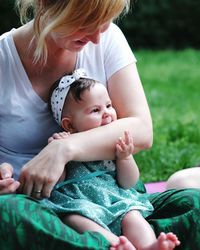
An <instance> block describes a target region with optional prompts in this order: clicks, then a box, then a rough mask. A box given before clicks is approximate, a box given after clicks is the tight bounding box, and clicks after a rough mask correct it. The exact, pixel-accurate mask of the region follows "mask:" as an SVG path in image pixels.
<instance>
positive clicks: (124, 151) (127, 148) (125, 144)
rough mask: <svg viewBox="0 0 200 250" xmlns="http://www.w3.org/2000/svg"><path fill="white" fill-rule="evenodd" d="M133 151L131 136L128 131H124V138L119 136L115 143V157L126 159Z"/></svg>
mask: <svg viewBox="0 0 200 250" xmlns="http://www.w3.org/2000/svg"><path fill="white" fill-rule="evenodd" d="M133 152H134V144H133V138H132V136H131V135H130V133H129V132H128V131H125V132H124V138H121V137H120V138H119V140H118V142H117V144H116V157H117V158H119V159H126V158H128V157H129V156H130V155H132V154H133Z"/></svg>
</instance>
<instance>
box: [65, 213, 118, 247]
mask: <svg viewBox="0 0 200 250" xmlns="http://www.w3.org/2000/svg"><path fill="white" fill-rule="evenodd" d="M63 221H64V223H65V224H67V225H68V226H70V227H71V228H73V229H74V230H75V231H77V232H79V233H83V232H85V231H92V232H98V233H101V234H102V235H103V236H104V237H105V238H106V239H107V240H108V241H109V242H110V243H111V244H112V243H115V242H118V241H119V238H118V237H117V236H116V235H114V234H113V233H111V232H109V231H108V230H106V229H105V228H103V227H101V226H100V225H99V224H97V223H96V222H94V221H92V220H90V219H88V218H86V217H84V216H81V215H79V214H70V215H66V216H65V217H64V219H63Z"/></svg>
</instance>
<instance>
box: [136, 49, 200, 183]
mask: <svg viewBox="0 0 200 250" xmlns="http://www.w3.org/2000/svg"><path fill="white" fill-rule="evenodd" d="M135 55H136V58H137V60H138V62H137V66H138V70H139V73H140V76H141V80H142V83H143V86H144V90H145V93H146V96H147V99H148V103H149V106H150V110H151V114H152V119H153V125H154V143H153V147H152V148H151V149H149V150H147V151H142V152H139V153H138V154H136V155H135V160H136V161H137V163H138V166H139V168H140V171H141V177H142V179H143V180H144V181H145V182H148V181H158V180H166V179H167V178H168V177H169V176H170V175H171V174H172V173H174V172H175V171H177V170H180V169H183V168H186V167H192V166H196V165H199V164H200V147H199V142H200V105H199V93H200V84H199V79H200V71H199V58H200V51H199V50H194V49H186V50H181V51H175V50H164V51H159V50H157V51H152V50H138V51H136V53H135Z"/></svg>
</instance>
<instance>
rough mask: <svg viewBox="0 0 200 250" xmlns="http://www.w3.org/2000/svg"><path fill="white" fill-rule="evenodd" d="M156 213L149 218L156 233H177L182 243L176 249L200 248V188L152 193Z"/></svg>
mask: <svg viewBox="0 0 200 250" xmlns="http://www.w3.org/2000/svg"><path fill="white" fill-rule="evenodd" d="M150 201H151V202H152V204H153V206H154V209H155V210H154V213H153V214H152V215H150V216H149V217H148V218H147V220H148V222H149V223H150V224H151V226H152V227H153V229H154V231H155V233H156V235H158V234H159V233H160V232H169V231H171V232H173V233H175V234H176V235H177V236H178V238H179V240H180V241H181V245H180V246H179V247H177V248H176V249H179V250H181V249H182V250H192V249H200V222H199V221H200V190H199V189H183V190H168V191H166V192H163V193H155V194H152V195H150Z"/></svg>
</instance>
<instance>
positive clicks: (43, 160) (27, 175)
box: [19, 139, 71, 199]
mask: <svg viewBox="0 0 200 250" xmlns="http://www.w3.org/2000/svg"><path fill="white" fill-rule="evenodd" d="M65 145H66V140H65V139H60V140H53V141H52V142H51V143H49V144H48V145H47V146H46V147H45V148H44V149H43V150H42V151H41V152H40V153H39V154H38V155H37V156H35V157H34V158H33V159H32V160H31V161H29V162H28V163H27V164H25V165H24V166H23V167H22V170H21V174H20V178H19V181H20V183H21V186H20V192H22V193H25V194H27V195H30V196H33V197H35V198H38V199H39V198H43V197H49V196H50V194H51V191H52V189H53V187H54V186H55V184H56V183H57V181H58V180H59V178H60V177H61V175H62V173H63V171H64V168H65V164H66V163H67V162H68V161H69V160H71V159H66V157H69V155H70V150H69V149H68V150H67V151H66V147H65Z"/></svg>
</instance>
